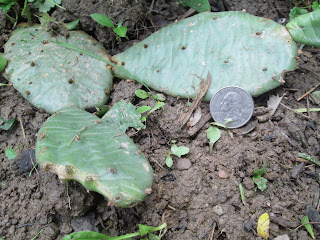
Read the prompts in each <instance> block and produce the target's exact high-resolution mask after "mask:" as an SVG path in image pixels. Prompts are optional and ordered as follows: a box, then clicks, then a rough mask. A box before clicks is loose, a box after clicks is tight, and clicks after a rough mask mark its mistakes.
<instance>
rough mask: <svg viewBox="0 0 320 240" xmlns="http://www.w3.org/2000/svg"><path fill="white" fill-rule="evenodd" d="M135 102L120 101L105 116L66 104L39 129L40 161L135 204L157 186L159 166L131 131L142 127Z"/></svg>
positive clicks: (114, 199) (112, 199) (117, 202)
mask: <svg viewBox="0 0 320 240" xmlns="http://www.w3.org/2000/svg"><path fill="white" fill-rule="evenodd" d="M140 117H141V116H140V115H139V114H137V112H136V111H135V108H134V106H133V105H132V104H127V103H126V102H124V101H123V100H122V101H120V102H118V103H116V104H115V105H114V106H113V108H112V109H111V110H110V111H109V112H108V113H107V114H106V115H105V116H104V117H103V118H101V119H100V118H98V117H97V116H95V115H93V114H90V113H88V112H85V111H83V110H80V109H78V108H76V107H64V108H62V109H61V110H60V111H58V112H56V113H55V114H53V115H52V116H51V117H50V118H49V119H48V120H47V121H46V122H45V123H44V124H43V126H42V127H41V129H40V130H39V132H38V136H37V137H38V140H37V145H36V158H37V162H38V163H39V164H40V165H41V166H42V167H43V168H44V169H46V170H48V171H50V172H53V173H56V174H57V175H58V176H59V178H60V179H62V180H76V181H78V182H80V183H81V184H82V185H83V186H84V187H85V188H86V189H88V190H90V191H95V192H98V193H100V194H102V195H103V196H105V197H106V198H107V199H108V200H109V205H113V206H120V207H132V206H134V205H136V204H137V203H139V202H141V201H143V199H144V198H145V196H146V194H147V193H149V192H150V191H151V185H152V178H153V171H152V168H151V166H150V165H149V163H148V162H147V160H146V159H145V157H144V156H143V154H142V153H141V151H140V150H139V149H138V147H137V146H136V145H135V144H134V143H133V141H132V140H131V139H130V138H129V137H128V136H127V135H126V134H125V131H126V129H127V128H128V127H135V128H141V127H143V124H142V123H141V121H140Z"/></svg>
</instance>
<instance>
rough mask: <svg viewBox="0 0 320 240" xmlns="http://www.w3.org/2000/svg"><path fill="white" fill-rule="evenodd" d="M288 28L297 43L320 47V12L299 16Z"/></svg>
mask: <svg viewBox="0 0 320 240" xmlns="http://www.w3.org/2000/svg"><path fill="white" fill-rule="evenodd" d="M286 27H287V29H288V31H289V33H290V34H291V36H292V37H293V39H294V40H295V41H296V42H298V43H303V44H306V45H310V46H314V47H320V10H317V11H314V12H310V13H307V14H303V15H301V16H298V17H296V18H294V19H293V20H292V21H290V22H288V23H287V25H286Z"/></svg>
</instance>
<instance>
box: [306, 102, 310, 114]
mask: <svg viewBox="0 0 320 240" xmlns="http://www.w3.org/2000/svg"><path fill="white" fill-rule="evenodd" d="M307 114H308V116H309V117H310V103H309V98H307Z"/></svg>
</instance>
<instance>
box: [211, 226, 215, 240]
mask: <svg viewBox="0 0 320 240" xmlns="http://www.w3.org/2000/svg"><path fill="white" fill-rule="evenodd" d="M215 228H216V222H214V224H213V227H212V232H211V235H210V240H213V236H214V230H215Z"/></svg>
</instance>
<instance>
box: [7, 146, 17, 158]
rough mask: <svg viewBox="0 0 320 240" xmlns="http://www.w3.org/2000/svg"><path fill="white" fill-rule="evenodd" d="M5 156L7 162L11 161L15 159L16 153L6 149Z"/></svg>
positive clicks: (13, 150)
mask: <svg viewBox="0 0 320 240" xmlns="http://www.w3.org/2000/svg"><path fill="white" fill-rule="evenodd" d="M5 155H6V157H7V158H8V159H9V160H11V159H15V158H16V157H17V152H16V150H15V149H12V148H9V147H8V148H6V150H5Z"/></svg>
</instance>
